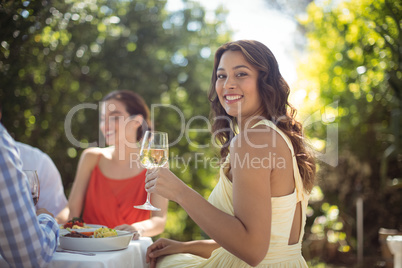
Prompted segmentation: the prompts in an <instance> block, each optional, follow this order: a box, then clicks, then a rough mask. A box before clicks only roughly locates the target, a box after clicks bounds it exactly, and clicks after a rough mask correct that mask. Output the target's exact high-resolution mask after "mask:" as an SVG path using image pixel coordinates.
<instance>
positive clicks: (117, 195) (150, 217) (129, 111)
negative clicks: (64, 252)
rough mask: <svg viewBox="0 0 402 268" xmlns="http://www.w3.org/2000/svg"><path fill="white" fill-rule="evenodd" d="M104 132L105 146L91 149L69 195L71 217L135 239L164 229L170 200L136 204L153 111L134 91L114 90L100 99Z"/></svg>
mask: <svg viewBox="0 0 402 268" xmlns="http://www.w3.org/2000/svg"><path fill="white" fill-rule="evenodd" d="M101 108H102V112H101V122H100V130H101V131H102V133H103V135H104V137H105V139H106V144H108V145H110V147H106V148H98V147H96V148H88V149H86V150H85V151H84V152H83V153H82V155H81V158H80V161H79V164H78V169H77V174H76V177H75V181H74V184H73V187H72V190H71V193H70V196H69V199H68V205H69V209H70V214H69V219H72V218H73V217H80V216H81V217H82V218H83V220H84V222H86V223H92V224H102V225H106V226H108V227H109V228H115V229H117V230H126V231H131V232H135V233H136V235H135V236H134V238H138V237H139V236H140V235H143V236H155V235H158V234H160V233H162V232H163V230H164V228H165V223H166V214H167V205H168V201H167V200H166V199H165V198H162V197H161V196H158V195H152V196H151V198H152V203H153V204H154V205H155V206H156V207H159V208H161V211H155V212H150V211H147V210H140V209H135V208H133V206H134V205H141V204H143V203H144V202H145V199H146V195H147V193H146V191H145V187H144V186H145V172H146V170H145V169H144V168H143V167H142V166H141V164H140V162H139V151H140V147H139V141H140V140H141V138H142V136H143V133H144V132H145V131H144V129H146V127H145V126H147V125H148V126H149V124H148V123H149V109H148V107H147V105H146V104H145V102H144V100H143V99H142V98H141V97H140V96H139V95H138V94H136V93H134V92H132V91H125V90H120V91H114V92H111V93H110V94H108V95H107V96H106V97H105V98H104V99H103V103H102V106H101Z"/></svg>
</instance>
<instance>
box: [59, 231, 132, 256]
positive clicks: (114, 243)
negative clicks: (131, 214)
mask: <svg viewBox="0 0 402 268" xmlns="http://www.w3.org/2000/svg"><path fill="white" fill-rule="evenodd" d="M74 231H77V232H91V231H88V229H78V230H74ZM117 235H118V236H114V237H113V236H112V237H104V238H82V237H65V236H60V247H61V248H64V249H68V250H76V251H110V250H120V249H125V248H127V247H128V245H129V244H130V241H131V239H132V238H133V235H134V234H133V233H130V232H127V231H120V230H117Z"/></svg>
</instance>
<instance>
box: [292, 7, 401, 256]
mask: <svg viewBox="0 0 402 268" xmlns="http://www.w3.org/2000/svg"><path fill="white" fill-rule="evenodd" d="M401 10H402V3H401V1H388V0H380V1H369V0H363V1H361V0H351V1H342V2H339V1H327V2H325V4H318V3H311V4H310V5H309V6H308V8H307V15H308V16H306V17H305V18H304V19H303V20H301V21H300V23H301V24H302V25H303V26H304V27H305V29H306V33H307V35H306V37H307V40H308V54H307V56H306V57H305V58H303V61H302V63H301V64H300V77H301V81H300V84H299V86H300V87H301V88H303V89H304V90H305V94H304V95H305V96H306V97H305V102H306V104H308V105H310V106H309V109H307V110H309V111H310V113H312V112H313V111H314V110H315V109H317V106H314V104H315V105H328V104H331V103H333V102H337V105H338V107H335V108H336V109H333V108H332V109H331V107H329V110H331V111H329V113H333V114H334V115H335V116H336V118H335V117H334V118H333V119H335V120H334V121H333V120H330V121H327V123H337V124H338V127H339V128H338V130H339V140H338V141H336V140H332V142H337V145H338V150H339V164H338V165H337V166H336V167H331V166H329V165H325V164H322V163H321V164H320V172H319V174H320V176H321V178H320V181H319V185H320V186H321V187H322V189H323V192H324V195H325V197H324V201H325V202H329V203H330V204H336V205H338V206H339V211H340V215H339V216H340V217H341V218H342V219H343V225H344V229H349V230H350V231H349V233H350V235H351V237H349V238H348V243H349V244H350V245H351V246H352V247H353V248H355V246H356V242H355V240H354V237H355V236H356V233H355V231H354V230H356V222H355V215H356V207H355V202H356V197H358V196H361V197H363V199H364V235H365V237H364V239H365V240H364V241H365V253H366V254H370V253H375V251H376V250H377V249H378V248H379V246H378V230H379V228H381V227H385V228H395V229H398V228H399V229H401V228H402V226H401V222H402V207H401V206H400V204H401V203H402V195H401V190H402V188H401V182H400V179H401V174H402V161H401V159H402V158H401V156H402V152H401V147H400V144H401V141H402V139H401V138H402V137H401V131H400V125H401V116H400V114H401V108H402V105H401V104H402V99H401V92H402V43H401V40H402V36H401V25H402V24H401V22H402V12H401ZM316 92H318V95H319V96H318V98H317V99H315V97H316V96H317V94H316ZM309 97H310V98H309ZM311 97H313V98H311ZM314 99H315V100H314ZM319 107H321V106H319ZM327 112H328V111H327ZM320 115H321V114H320ZM309 134H310V136H318V137H320V138H321V139H322V140H324V141H325V137H326V135H327V132H326V125H323V124H314V125H312V126H311V127H310V131H309ZM327 145H328V144H327ZM398 179H399V180H398ZM318 213H319V212H318Z"/></svg>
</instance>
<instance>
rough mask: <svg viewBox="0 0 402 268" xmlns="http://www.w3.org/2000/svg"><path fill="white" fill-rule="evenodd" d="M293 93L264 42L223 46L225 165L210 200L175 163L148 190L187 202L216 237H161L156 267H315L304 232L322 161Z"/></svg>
mask: <svg viewBox="0 0 402 268" xmlns="http://www.w3.org/2000/svg"><path fill="white" fill-rule="evenodd" d="M288 96H289V87H288V85H287V83H286V82H285V80H284V79H283V78H282V76H281V74H280V72H279V67H278V64H277V62H276V60H275V57H274V55H273V54H272V52H271V51H270V50H269V49H268V48H267V47H266V46H265V45H263V44H262V43H260V42H257V41H251V40H240V41H236V42H229V43H227V44H224V45H223V46H221V47H220V48H219V49H218V50H217V52H216V53H215V63H214V70H213V73H212V79H211V88H210V93H209V99H210V101H211V103H212V111H213V116H214V117H213V118H212V119H213V126H212V130H213V136H214V137H215V138H216V140H218V141H219V142H220V144H222V147H221V150H220V153H221V157H222V165H221V169H220V179H219V182H218V183H217V185H216V187H215V189H214V190H213V191H212V193H211V195H210V197H209V200H208V201H209V202H208V201H207V200H205V199H204V198H203V197H202V196H201V195H199V194H198V193H196V192H195V191H193V190H192V189H191V188H189V187H188V186H187V185H186V184H185V183H183V182H182V181H181V180H180V179H179V178H177V176H176V175H174V174H173V173H172V172H171V171H170V170H169V169H168V168H160V169H159V171H158V172H152V171H149V172H148V173H147V180H146V189H147V191H149V192H151V193H156V194H158V195H161V196H164V197H166V198H168V199H170V200H173V201H175V202H177V203H178V204H179V205H181V206H182V207H183V208H184V209H185V210H186V211H187V213H188V214H189V216H190V217H191V218H192V219H193V220H194V221H195V222H196V223H197V224H198V225H199V226H200V228H201V229H202V230H203V231H204V232H205V233H206V234H207V235H208V236H209V237H210V238H212V240H199V241H191V242H178V241H173V240H169V239H159V240H157V241H156V242H154V243H153V244H152V245H151V246H150V247H149V248H148V251H147V261H148V262H151V268H152V267H155V266H157V267H250V266H253V267H254V266H257V267H307V264H306V262H305V260H304V258H303V256H302V255H301V240H302V237H303V233H304V226H305V221H306V208H307V201H308V196H309V192H310V191H311V189H312V187H313V183H314V174H315V165H314V159H313V157H312V156H311V154H310V153H309V152H308V151H307V149H306V148H305V143H304V142H303V141H304V139H303V135H302V126H301V124H300V123H299V122H297V121H296V120H295V113H296V111H295V109H294V108H293V107H292V106H291V105H290V104H289V103H288Z"/></svg>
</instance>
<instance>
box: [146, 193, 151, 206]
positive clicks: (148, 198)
mask: <svg viewBox="0 0 402 268" xmlns="http://www.w3.org/2000/svg"><path fill="white" fill-rule="evenodd" d="M145 203H147V204H151V194H150V193H147V201H146V202H145Z"/></svg>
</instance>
